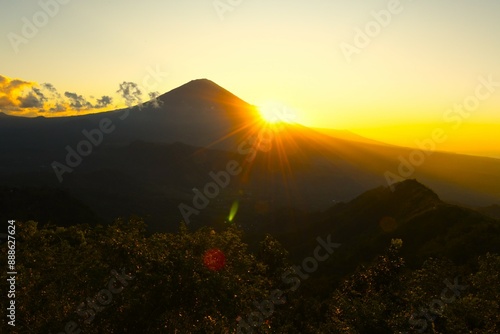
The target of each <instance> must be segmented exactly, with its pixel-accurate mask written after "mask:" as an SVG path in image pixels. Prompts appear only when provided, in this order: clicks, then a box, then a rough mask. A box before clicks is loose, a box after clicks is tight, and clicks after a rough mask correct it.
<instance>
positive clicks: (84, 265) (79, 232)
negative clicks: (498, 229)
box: [1, 219, 500, 334]
mask: <svg viewBox="0 0 500 334" xmlns="http://www.w3.org/2000/svg"><path fill="white" fill-rule="evenodd" d="M16 232H17V235H16V241H17V247H16V248H17V255H16V256H17V263H16V268H17V272H18V277H17V279H18V280H17V283H16V287H17V293H16V305H17V320H16V327H15V328H14V329H13V328H12V327H10V328H8V330H9V332H13V333H54V334H55V333H61V332H62V333H80V330H81V333H238V332H239V333H251V332H253V333H346V334H347V333H404V332H410V333H413V332H420V333H424V332H425V333H498V332H500V305H499V301H500V276H499V273H500V256H498V255H494V254H484V255H483V256H481V257H479V258H478V259H477V261H474V262H473V263H472V264H471V263H469V264H467V265H466V266H464V265H462V266H457V265H455V264H454V263H453V262H452V261H451V260H448V259H445V258H429V259H427V260H426V261H425V262H424V263H423V264H422V266H421V267H420V268H418V269H409V268H408V267H406V266H405V261H404V259H403V258H402V257H401V255H400V250H401V249H403V248H404V247H405V246H404V240H402V241H401V240H398V239H395V240H393V241H392V243H391V244H388V245H387V251H386V252H385V254H380V255H379V256H377V257H374V259H373V262H372V263H370V264H369V265H365V266H359V267H358V269H357V270H356V271H355V272H349V273H346V275H345V277H344V278H343V279H342V280H340V281H339V280H334V279H333V278H331V277H329V276H328V275H326V276H325V274H324V272H325V270H324V269H325V268H323V270H322V271H321V272H322V274H321V277H315V272H311V273H310V274H309V275H308V276H310V278H309V277H308V278H307V279H305V278H302V277H301V276H298V275H296V276H294V279H293V280H291V279H290V278H288V279H284V274H285V273H288V274H290V273H291V271H290V268H292V266H293V265H294V264H297V263H290V261H289V258H288V253H287V251H286V250H285V249H284V248H283V247H282V246H281V245H280V243H279V242H278V241H277V240H275V239H274V238H273V237H271V236H266V237H265V238H264V239H263V240H262V241H261V242H260V247H259V249H258V251H255V252H250V251H249V249H248V247H247V245H246V244H245V243H244V242H243V241H242V233H243V232H242V231H241V230H239V229H238V228H236V227H234V226H230V227H228V228H226V229H225V230H222V231H218V232H216V231H214V230H212V229H210V228H202V229H200V230H197V231H189V230H188V229H187V228H186V227H185V226H181V227H180V231H179V232H178V233H175V234H166V233H155V234H151V235H150V234H147V233H146V227H145V225H144V223H143V222H142V221H141V220H140V219H132V220H130V221H124V220H117V221H116V222H115V223H114V224H112V225H110V226H100V225H99V226H95V227H90V226H87V225H75V226H71V227H55V226H45V227H38V225H37V223H35V222H32V221H29V222H25V223H22V222H18V223H17V227H16ZM466 246H467V245H464V252H465V251H466V248H465V247H466ZM6 249H7V248H6V244H4V245H2V247H1V251H2V255H1V256H2V258H6V257H7V250H6ZM311 253H312V249H311ZM310 255H311V254H304V258H306V257H308V256H310ZM374 255H375V254H374ZM321 265H322V266H326V267H327V268H331V270H332V271H333V270H335V259H334V258H333V259H329V260H328V261H326V262H325V263H321ZM326 272H328V270H326ZM1 276H2V277H1V279H2V280H3V281H4V282H5V280H6V279H7V277H6V273H5V271H3V272H2V274H1ZM333 276H334V275H332V277H333ZM313 287H314V288H313ZM276 291H278V292H276ZM311 291H333V292H328V293H325V294H317V293H310V292H311ZM279 292H281V293H279ZM2 308H3V309H4V310H5V309H6V308H7V305H6V299H4V298H3V299H2ZM2 326H4V329H3V330H2V331H1V332H2V333H4V332H7V330H6V328H7V325H6V321H5V320H4V321H3V323H2Z"/></svg>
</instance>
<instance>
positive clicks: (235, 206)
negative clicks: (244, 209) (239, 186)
mask: <svg viewBox="0 0 500 334" xmlns="http://www.w3.org/2000/svg"><path fill="white" fill-rule="evenodd" d="M239 206H240V204H239V202H238V201H234V202H233V205H232V206H231V210H230V211H229V216H228V217H227V219H228V222H229V223H230V222H232V221H233V219H234V216H236V213H237V212H238V207H239Z"/></svg>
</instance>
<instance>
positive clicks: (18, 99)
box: [0, 75, 36, 111]
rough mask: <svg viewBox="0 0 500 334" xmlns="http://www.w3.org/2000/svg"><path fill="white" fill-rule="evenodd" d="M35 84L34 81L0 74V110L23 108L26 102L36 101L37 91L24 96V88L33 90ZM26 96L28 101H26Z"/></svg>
mask: <svg viewBox="0 0 500 334" xmlns="http://www.w3.org/2000/svg"><path fill="white" fill-rule="evenodd" d="M33 86H34V83H33V82H29V81H23V80H19V79H11V78H8V77H5V76H3V75H0V111H16V110H19V109H20V108H22V105H23V104H24V103H25V102H26V103H34V102H35V100H36V93H32V96H26V97H23V92H24V90H26V89H28V90H31V87H33ZM33 94H35V95H33ZM28 95H29V94H28ZM25 98H26V101H24V100H25Z"/></svg>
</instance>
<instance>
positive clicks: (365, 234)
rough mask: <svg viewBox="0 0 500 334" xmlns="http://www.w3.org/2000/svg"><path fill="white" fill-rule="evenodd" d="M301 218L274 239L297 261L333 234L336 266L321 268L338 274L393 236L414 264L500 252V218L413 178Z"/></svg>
mask: <svg viewBox="0 0 500 334" xmlns="http://www.w3.org/2000/svg"><path fill="white" fill-rule="evenodd" d="M301 219H302V220H303V221H305V222H307V224H302V226H300V225H299V224H297V225H294V226H291V227H287V228H284V230H282V231H281V233H279V231H273V232H274V233H275V235H276V238H278V239H279V240H280V241H281V242H282V243H283V245H284V246H285V247H286V248H287V249H289V250H290V252H291V254H292V256H293V257H294V258H295V259H296V260H297V261H299V260H301V258H302V257H303V254H305V253H307V250H310V249H312V248H313V247H314V241H315V240H316V237H317V236H326V235H331V236H332V240H333V241H335V242H338V243H342V247H341V248H339V249H338V250H337V251H336V254H337V256H338V257H336V260H335V261H334V262H335V266H336V268H325V269H324V270H325V272H328V273H329V274H331V273H332V272H333V273H337V274H338V277H341V276H342V275H344V274H346V273H350V272H352V271H353V270H354V269H355V268H356V267H357V266H358V265H359V264H360V263H368V262H370V261H371V260H373V257H374V255H375V254H381V253H383V251H384V249H385V248H386V247H387V245H388V244H389V243H390V241H391V239H401V240H402V241H403V248H402V251H401V255H402V256H403V257H404V258H405V260H406V261H407V265H408V266H410V267H413V268H418V267H419V266H421V265H422V263H423V261H424V260H426V259H428V258H429V257H434V258H441V257H446V258H448V259H451V260H453V261H454V263H456V264H470V263H472V262H474V261H476V260H477V257H478V256H480V255H483V254H485V253H487V252H491V253H498V252H500V220H498V219H494V218H491V217H488V216H486V215H483V214H481V213H479V212H477V211H475V210H472V209H468V208H464V207H461V206H457V205H452V204H448V203H446V202H444V201H442V200H441V199H440V198H439V197H438V195H437V194H436V193H435V192H434V191H433V190H431V189H430V188H428V187H426V186H424V185H423V184H421V183H420V182H418V181H417V180H406V181H404V182H401V183H398V184H396V185H395V189H394V191H391V189H390V188H388V187H378V188H375V189H372V190H369V191H367V192H365V193H363V194H361V195H360V196H358V197H356V198H354V199H353V200H352V201H349V202H340V203H336V204H335V205H333V206H332V207H331V208H330V209H328V210H326V211H325V212H322V213H316V214H311V215H306V216H304V217H302V218H301ZM298 240H309V241H310V242H297V241H298Z"/></svg>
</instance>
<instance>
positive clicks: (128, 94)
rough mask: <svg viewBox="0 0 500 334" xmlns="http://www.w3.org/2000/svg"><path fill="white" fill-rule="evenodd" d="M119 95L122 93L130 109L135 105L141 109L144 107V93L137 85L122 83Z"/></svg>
mask: <svg viewBox="0 0 500 334" xmlns="http://www.w3.org/2000/svg"><path fill="white" fill-rule="evenodd" d="M117 93H120V95H121V96H122V97H123V98H124V99H125V103H126V104H127V106H128V107H129V108H130V107H132V106H133V105H134V104H138V105H139V107H141V106H142V98H141V95H142V92H141V90H140V89H139V86H138V85H137V84H136V83H134V82H126V81H124V82H122V83H121V84H120V89H118V91H117Z"/></svg>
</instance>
